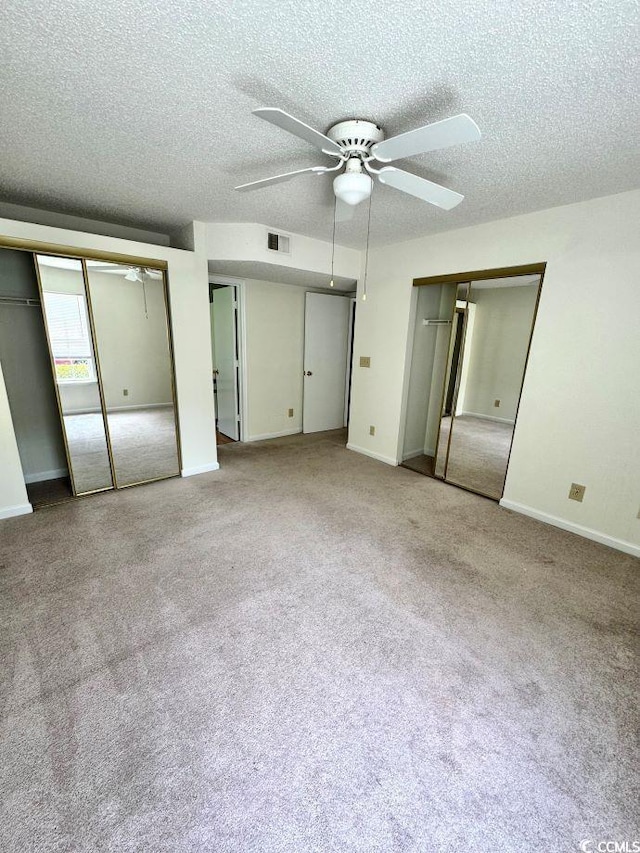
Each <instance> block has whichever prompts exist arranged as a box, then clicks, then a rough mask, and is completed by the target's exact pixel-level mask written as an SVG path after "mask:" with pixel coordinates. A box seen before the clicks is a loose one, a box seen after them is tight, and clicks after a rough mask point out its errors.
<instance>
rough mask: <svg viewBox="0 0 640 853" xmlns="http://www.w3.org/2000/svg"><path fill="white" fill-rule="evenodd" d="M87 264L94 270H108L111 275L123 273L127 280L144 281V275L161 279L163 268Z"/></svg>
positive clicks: (88, 262) (89, 262)
mask: <svg viewBox="0 0 640 853" xmlns="http://www.w3.org/2000/svg"><path fill="white" fill-rule="evenodd" d="M87 266H88V267H90V269H92V270H93V271H94V272H106V273H110V274H111V275H123V276H124V277H125V279H126V280H127V281H142V277H143V275H145V276H148V277H149V278H152V279H161V278H162V272H161V270H154V269H150V268H148V267H133V266H122V265H120V264H100V263H99V262H98V263H95V262H93V263H92V262H91V261H87Z"/></svg>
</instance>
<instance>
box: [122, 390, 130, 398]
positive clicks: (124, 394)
mask: <svg viewBox="0 0 640 853" xmlns="http://www.w3.org/2000/svg"><path fill="white" fill-rule="evenodd" d="M122 396H123V397H128V396H129V389H128V388H123V389H122Z"/></svg>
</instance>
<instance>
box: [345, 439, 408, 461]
mask: <svg viewBox="0 0 640 853" xmlns="http://www.w3.org/2000/svg"><path fill="white" fill-rule="evenodd" d="M347 450H353V451H355V452H356V453H362V455H363V456H370V457H371V458H372V459H377V460H378V462H384V463H385V465H393V466H394V467H397V466H398V462H397V460H396V459H392V458H391V456H383V455H382V453H376V452H375V450H367V449H366V448H364V447H358V445H357V444H347Z"/></svg>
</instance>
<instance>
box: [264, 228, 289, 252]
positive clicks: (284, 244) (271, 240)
mask: <svg viewBox="0 0 640 853" xmlns="http://www.w3.org/2000/svg"><path fill="white" fill-rule="evenodd" d="M267 249H270V250H271V251H272V252H281V253H282V254H285V255H290V254H291V238H290V237H289V236H288V235H287V234H277V233H276V232H275V231H268V232H267Z"/></svg>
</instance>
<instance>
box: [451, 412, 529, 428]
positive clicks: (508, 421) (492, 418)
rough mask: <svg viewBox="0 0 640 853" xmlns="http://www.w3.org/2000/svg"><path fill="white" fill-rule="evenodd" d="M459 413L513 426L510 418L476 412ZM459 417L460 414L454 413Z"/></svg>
mask: <svg viewBox="0 0 640 853" xmlns="http://www.w3.org/2000/svg"><path fill="white" fill-rule="evenodd" d="M460 414H461V415H468V416H469V417H470V418H480V420H481V421H495V422H496V423H499V424H509V425H510V426H513V425H514V424H515V421H514V420H513V419H512V418H496V417H495V416H494V415H481V414H479V413H478V412H464V411H463V412H460ZM456 417H460V415H456Z"/></svg>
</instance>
